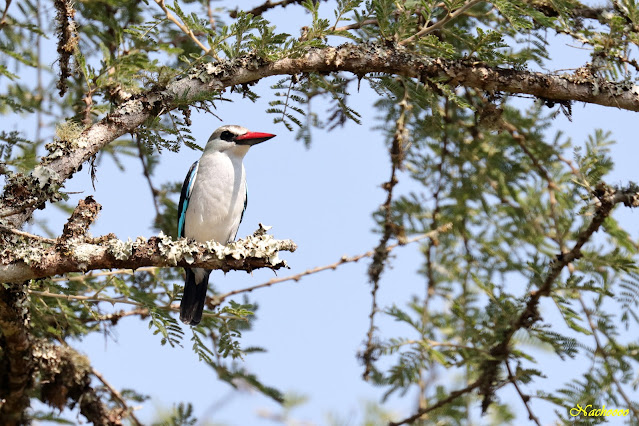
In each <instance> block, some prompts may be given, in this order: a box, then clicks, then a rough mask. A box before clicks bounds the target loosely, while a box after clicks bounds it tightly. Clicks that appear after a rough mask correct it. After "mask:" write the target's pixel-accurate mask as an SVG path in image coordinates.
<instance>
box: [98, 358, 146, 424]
mask: <svg viewBox="0 0 639 426" xmlns="http://www.w3.org/2000/svg"><path fill="white" fill-rule="evenodd" d="M91 372H92V373H93V375H94V376H95V377H97V378H98V380H99V381H101V382H102V384H103V385H104V387H105V388H107V390H108V391H109V393H110V394H111V395H112V396H113V398H115V400H117V401H118V402H119V403H120V405H121V406H122V408H123V409H124V411H125V412H126V414H127V416H128V417H129V418H130V419H131V422H132V423H133V424H134V425H136V426H140V425H142V423H140V421H139V420H138V418H137V417H135V414H133V408H131V407H129V405H128V404H127V403H126V401H125V400H124V398H122V395H121V394H120V392H118V390H117V389H116V388H114V387H113V386H111V384H110V383H109V382H107V381H106V379H105V378H104V376H103V375H102V374H100V373H99V372H98V370H96V369H95V368H93V367H91Z"/></svg>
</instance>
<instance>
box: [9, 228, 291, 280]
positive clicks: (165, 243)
mask: <svg viewBox="0 0 639 426" xmlns="http://www.w3.org/2000/svg"><path fill="white" fill-rule="evenodd" d="M108 237H111V236H107V237H106V238H101V239H99V240H97V241H92V242H83V243H78V244H75V245H70V246H61V245H59V244H58V245H55V246H51V247H48V248H46V247H44V246H42V247H39V248H38V247H36V248H34V247H33V245H30V246H29V247H28V248H25V247H23V246H19V245H18V246H16V247H15V249H14V250H13V251H9V253H10V255H11V256H14V257H7V256H8V255H7V251H5V252H4V255H5V258H4V259H1V260H2V262H3V263H2V264H0V282H22V281H25V280H28V279H34V278H42V277H50V276H53V275H58V274H66V273H69V272H85V271H89V270H95V269H113V268H117V269H137V268H140V267H143V266H160V267H164V266H182V267H187V268H190V267H199V268H207V269H221V270H223V271H225V272H226V271H229V270H245V271H251V270H253V269H258V268H271V269H274V270H275V269H279V268H282V267H286V266H287V265H286V262H285V261H283V260H281V259H279V258H278V252H279V251H295V249H296V248H297V246H296V245H295V243H293V242H292V241H291V240H276V239H274V238H273V237H272V236H271V235H268V234H266V233H265V230H264V228H260V230H258V231H256V232H255V234H254V235H252V236H250V237H247V238H245V239H242V240H239V241H236V242H234V243H231V244H228V245H226V246H223V245H221V244H218V243H215V242H207V243H204V244H200V243H189V242H188V241H187V240H186V239H184V238H181V239H179V240H177V241H173V240H172V239H171V238H170V237H168V236H166V235H163V234H160V235H159V236H158V237H151V238H150V239H149V240H146V239H144V238H142V237H139V238H138V239H137V240H136V241H127V242H123V241H120V240H118V239H117V238H115V237H114V236H113V237H112V238H108Z"/></svg>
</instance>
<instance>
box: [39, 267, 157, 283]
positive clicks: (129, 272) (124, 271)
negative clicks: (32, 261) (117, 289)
mask: <svg viewBox="0 0 639 426" xmlns="http://www.w3.org/2000/svg"><path fill="white" fill-rule="evenodd" d="M158 269H160V268H159V267H158V266H145V267H143V268H137V269H135V270H134V269H114V270H112V271H102V272H95V271H91V272H89V273H87V274H84V275H73V276H70V277H69V276H63V277H57V278H52V279H51V281H53V282H59V281H85V280H87V279H89V278H95V277H103V276H110V275H133V274H135V273H136V272H149V273H151V274H154V273H155V272H156V271H157V270H158Z"/></svg>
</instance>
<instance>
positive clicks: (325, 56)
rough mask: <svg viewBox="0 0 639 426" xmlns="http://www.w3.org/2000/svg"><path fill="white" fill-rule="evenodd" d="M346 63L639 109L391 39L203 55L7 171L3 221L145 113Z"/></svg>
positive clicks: (618, 86)
mask: <svg viewBox="0 0 639 426" xmlns="http://www.w3.org/2000/svg"><path fill="white" fill-rule="evenodd" d="M336 71H348V72H352V73H354V74H357V75H359V76H363V75H365V74H368V73H374V72H375V73H389V74H397V75H402V76H406V77H412V78H417V79H420V80H426V79H437V80H440V81H442V80H443V81H446V82H447V83H448V84H449V85H451V86H467V87H473V88H476V89H480V90H485V91H488V92H510V93H524V94H529V95H533V96H537V97H540V98H545V99H552V100H557V101H560V100H561V101H580V102H588V103H593V104H598V105H604V106H612V107H617V108H622V109H627V110H631V111H639V87H638V86H635V85H632V84H630V83H627V82H622V83H613V82H608V81H606V80H603V79H599V78H596V77H579V76H575V75H549V74H542V73H536V72H530V71H525V70H516V69H502V68H494V67H489V66H487V65H485V64H482V63H479V62H471V61H468V60H458V61H451V60H445V59H442V58H430V57H424V56H420V55H418V54H415V53H412V52H411V51H409V50H407V49H405V48H403V47H399V46H397V45H394V44H386V45H383V46H382V45H377V44H362V45H354V44H344V45H342V46H339V47H326V48H323V49H316V48H312V49H309V50H308V52H307V53H306V54H305V55H302V56H300V57H295V58H283V59H280V60H277V61H274V62H266V61H264V60H263V59H260V58H256V57H254V56H243V57H240V58H236V59H234V60H232V61H225V62H220V63H217V64H212V63H206V64H203V65H202V66H201V67H199V68H196V69H193V70H191V72H190V73H189V75H188V76H186V77H185V78H183V79H181V80H178V81H175V82H173V83H171V84H169V85H168V87H167V88H166V89H165V90H163V91H158V90H151V91H149V92H146V93H142V94H140V95H137V96H135V97H134V98H133V99H130V100H128V101H127V102H125V103H124V104H122V105H121V106H119V107H118V108H116V109H115V110H114V111H113V112H112V113H110V114H108V115H107V116H106V117H105V118H104V119H102V120H101V121H99V122H98V123H96V124H94V125H93V126H91V127H90V128H88V129H86V130H84V131H83V132H82V133H81V134H80V136H79V137H77V138H75V139H74V140H71V141H63V142H59V143H55V144H50V145H51V150H52V153H51V154H50V155H49V156H48V157H45V158H43V159H42V161H41V163H40V165H39V166H37V167H36V169H35V170H34V172H33V173H32V175H31V176H30V177H24V176H17V177H16V176H13V177H11V178H9V179H8V184H7V186H6V187H5V191H4V194H3V196H2V200H1V201H2V202H1V203H0V218H4V221H5V225H6V226H9V227H11V228H19V227H20V226H21V225H22V223H24V221H26V220H27V219H28V218H29V217H30V216H31V214H32V213H33V211H34V210H35V209H36V208H42V207H44V204H45V202H47V201H49V200H51V199H55V197H56V194H57V188H58V187H59V186H60V185H62V184H63V183H64V181H65V180H66V179H68V178H69V177H70V176H72V175H73V174H74V173H75V172H76V171H77V170H78V169H79V168H80V167H81V166H82V164H83V163H84V162H85V161H87V160H88V159H89V158H91V157H92V156H94V155H95V154H96V153H97V152H98V151H99V150H100V149H102V147H104V146H105V145H107V144H108V143H110V142H111V141H113V140H115V139H116V138H118V137H119V136H121V135H123V134H125V133H130V132H134V131H135V129H136V128H137V127H138V126H140V125H141V124H143V123H144V122H145V121H146V120H147V119H149V118H151V117H154V116H157V115H159V114H162V113H164V112H166V111H169V110H172V109H175V108H177V107H179V106H181V105H184V104H188V103H189V102H194V101H196V100H201V99H202V97H203V96H205V95H207V94H210V95H211V96H213V95H214V94H215V93H217V92H219V91H222V90H223V89H224V88H226V87H229V86H235V85H240V84H243V83H249V82H254V81H257V80H260V79H261V78H264V77H268V76H273V75H287V74H288V75H292V74H299V73H300V72H322V73H325V72H336Z"/></svg>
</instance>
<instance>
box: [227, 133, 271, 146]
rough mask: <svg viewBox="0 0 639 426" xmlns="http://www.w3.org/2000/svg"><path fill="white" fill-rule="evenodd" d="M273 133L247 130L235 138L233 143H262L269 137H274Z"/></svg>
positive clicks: (251, 144)
mask: <svg viewBox="0 0 639 426" xmlns="http://www.w3.org/2000/svg"><path fill="white" fill-rule="evenodd" d="M274 137H275V135H274V134H271V133H261V132H247V133H244V134H243V135H241V136H238V137H236V138H235V143H236V144H238V145H249V146H253V145H257V144H258V143H262V142H264V141H267V140H269V139H271V138H274Z"/></svg>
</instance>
